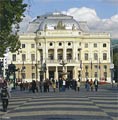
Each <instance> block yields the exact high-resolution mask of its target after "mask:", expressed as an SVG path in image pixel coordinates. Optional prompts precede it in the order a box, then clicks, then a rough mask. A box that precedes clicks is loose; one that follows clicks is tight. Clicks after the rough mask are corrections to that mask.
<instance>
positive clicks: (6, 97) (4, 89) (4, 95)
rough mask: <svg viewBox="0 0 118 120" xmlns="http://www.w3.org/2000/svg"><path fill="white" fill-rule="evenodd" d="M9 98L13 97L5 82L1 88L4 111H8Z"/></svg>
mask: <svg viewBox="0 0 118 120" xmlns="http://www.w3.org/2000/svg"><path fill="white" fill-rule="evenodd" d="M9 98H11V94H10V90H9V88H8V87H7V85H6V84H4V83H3V86H2V89H1V100H2V107H3V111H4V112H6V111H7V107H8V104H9Z"/></svg>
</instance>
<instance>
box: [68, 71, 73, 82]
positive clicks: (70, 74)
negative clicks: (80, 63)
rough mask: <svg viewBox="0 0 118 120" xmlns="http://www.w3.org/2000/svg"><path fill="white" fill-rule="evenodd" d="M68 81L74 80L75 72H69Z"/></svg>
mask: <svg viewBox="0 0 118 120" xmlns="http://www.w3.org/2000/svg"><path fill="white" fill-rule="evenodd" d="M68 79H69V80H72V79H73V72H72V71H68Z"/></svg>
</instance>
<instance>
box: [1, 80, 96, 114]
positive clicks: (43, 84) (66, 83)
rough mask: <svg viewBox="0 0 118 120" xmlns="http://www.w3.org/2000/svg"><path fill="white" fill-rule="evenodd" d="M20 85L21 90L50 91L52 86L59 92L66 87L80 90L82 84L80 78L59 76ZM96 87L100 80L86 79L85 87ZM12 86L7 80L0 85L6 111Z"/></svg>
mask: <svg viewBox="0 0 118 120" xmlns="http://www.w3.org/2000/svg"><path fill="white" fill-rule="evenodd" d="M17 86H19V87H20V90H21V91H23V90H29V92H33V93H35V92H39V91H40V92H49V91H50V86H51V87H52V89H53V91H54V92H56V89H58V91H59V92H64V91H65V90H66V89H72V90H74V91H78V92H79V91H80V86H81V82H80V79H78V80H75V79H72V80H68V79H67V80H65V79H62V78H59V80H58V81H57V80H54V79H53V78H52V79H50V80H49V79H46V80H45V81H35V80H32V82H31V83H28V82H25V83H22V82H21V83H20V84H19V85H17ZM17 86H16V87H17ZM94 87H95V91H98V80H97V79H95V80H94V81H93V80H92V79H91V80H90V81H89V79H87V80H86V82H85V89H86V90H87V91H90V90H91V91H93V89H94ZM10 91H11V89H10V87H9V85H8V82H7V81H4V82H3V83H2V86H1V87H0V96H1V100H2V106H3V111H4V112H6V111H7V106H8V104H9V98H10V97H11V94H10Z"/></svg>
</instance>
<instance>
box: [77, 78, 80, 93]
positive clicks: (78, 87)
mask: <svg viewBox="0 0 118 120" xmlns="http://www.w3.org/2000/svg"><path fill="white" fill-rule="evenodd" d="M77 90H78V92H79V91H80V79H79V80H78V81H77Z"/></svg>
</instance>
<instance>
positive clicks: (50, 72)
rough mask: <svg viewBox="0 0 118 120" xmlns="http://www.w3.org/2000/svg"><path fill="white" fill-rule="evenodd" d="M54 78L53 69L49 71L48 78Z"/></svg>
mask: <svg viewBox="0 0 118 120" xmlns="http://www.w3.org/2000/svg"><path fill="white" fill-rule="evenodd" d="M50 78H54V71H49V79H50Z"/></svg>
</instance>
